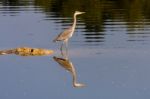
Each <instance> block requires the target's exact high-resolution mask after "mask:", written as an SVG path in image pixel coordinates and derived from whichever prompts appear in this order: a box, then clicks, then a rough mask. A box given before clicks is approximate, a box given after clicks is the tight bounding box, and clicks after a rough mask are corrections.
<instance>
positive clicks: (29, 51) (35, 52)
mask: <svg viewBox="0 0 150 99" xmlns="http://www.w3.org/2000/svg"><path fill="white" fill-rule="evenodd" d="M53 53H54V51H53V50H49V49H42V48H29V47H20V48H14V49H8V50H1V51H0V55H5V54H16V55H20V56H44V55H51V54H53Z"/></svg>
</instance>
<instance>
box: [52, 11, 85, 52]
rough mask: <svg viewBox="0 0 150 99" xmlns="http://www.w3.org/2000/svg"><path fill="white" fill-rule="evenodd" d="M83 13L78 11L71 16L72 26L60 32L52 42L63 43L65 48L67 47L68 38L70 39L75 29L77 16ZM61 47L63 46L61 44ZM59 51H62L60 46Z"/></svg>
mask: <svg viewBox="0 0 150 99" xmlns="http://www.w3.org/2000/svg"><path fill="white" fill-rule="evenodd" d="M83 13H85V12H80V11H75V13H74V15H73V19H74V20H73V24H72V26H71V27H70V28H68V29H66V30H64V31H63V32H61V33H60V34H59V35H58V36H57V37H56V38H55V39H54V40H53V41H54V42H56V41H63V43H64V44H66V47H67V45H68V40H69V38H71V37H72V35H73V33H74V30H75V27H76V22H77V18H76V17H77V15H80V14H83ZM62 45H63V44H62ZM61 50H62V46H61Z"/></svg>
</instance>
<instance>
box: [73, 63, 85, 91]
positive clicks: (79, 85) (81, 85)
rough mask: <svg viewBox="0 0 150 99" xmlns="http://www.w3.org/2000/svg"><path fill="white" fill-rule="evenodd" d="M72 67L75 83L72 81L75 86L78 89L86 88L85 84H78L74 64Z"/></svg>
mask: <svg viewBox="0 0 150 99" xmlns="http://www.w3.org/2000/svg"><path fill="white" fill-rule="evenodd" d="M71 66H72V71H70V72H71V73H72V76H73V81H72V83H73V86H74V87H78V88H80V87H84V86H85V85H84V84H82V83H77V74H76V71H75V68H74V66H73V65H72V63H71Z"/></svg>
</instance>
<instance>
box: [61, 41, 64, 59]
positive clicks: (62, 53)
mask: <svg viewBox="0 0 150 99" xmlns="http://www.w3.org/2000/svg"><path fill="white" fill-rule="evenodd" d="M63 46H64V42H63V43H62V44H61V47H60V52H61V55H62V56H64V52H63Z"/></svg>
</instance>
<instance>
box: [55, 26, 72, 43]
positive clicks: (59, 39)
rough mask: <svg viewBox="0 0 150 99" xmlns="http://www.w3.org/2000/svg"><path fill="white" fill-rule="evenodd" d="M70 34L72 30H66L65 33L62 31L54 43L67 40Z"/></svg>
mask: <svg viewBox="0 0 150 99" xmlns="http://www.w3.org/2000/svg"><path fill="white" fill-rule="evenodd" d="M71 32H72V28H71V27H70V28H68V29H66V30H65V31H63V32H62V33H60V34H59V35H58V36H57V37H56V38H55V39H54V41H62V40H65V39H67V38H69V36H70V35H71Z"/></svg>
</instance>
